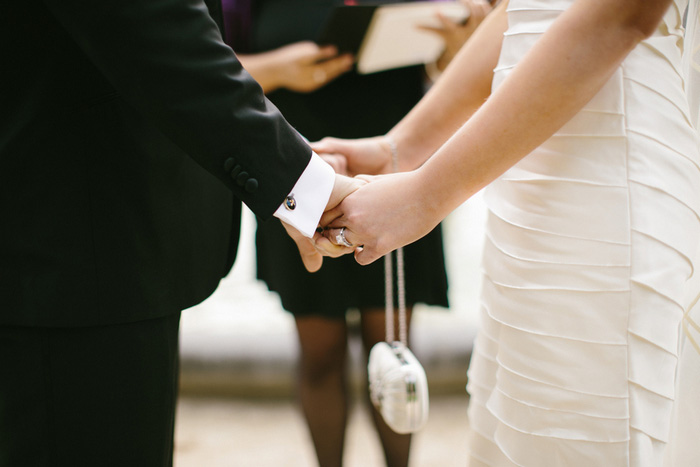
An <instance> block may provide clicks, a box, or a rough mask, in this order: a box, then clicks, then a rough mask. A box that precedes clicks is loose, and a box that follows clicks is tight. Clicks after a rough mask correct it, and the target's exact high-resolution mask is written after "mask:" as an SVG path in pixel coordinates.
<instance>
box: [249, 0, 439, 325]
mask: <svg viewBox="0 0 700 467" xmlns="http://www.w3.org/2000/svg"><path fill="white" fill-rule="evenodd" d="M339 3H340V4H342V2H339V1H337V0H335V1H334V0H254V1H253V25H252V41H251V52H264V51H267V50H271V49H275V48H278V47H281V46H283V45H286V44H290V43H293V42H297V41H301V40H314V39H315V38H316V37H317V35H318V33H319V30H320V28H322V27H323V24H324V21H325V19H326V17H327V15H328V14H329V13H330V11H331V9H332V7H333V5H335V4H339ZM375 3H376V2H375ZM422 95H423V76H422V70H421V68H420V67H411V68H403V69H399V70H391V71H387V72H381V73H376V74H371V75H359V74H357V73H354V72H350V73H348V74H346V75H343V76H341V77H340V78H338V79H337V80H335V81H333V82H331V83H330V84H328V85H327V86H325V87H323V88H321V89H319V90H317V91H315V92H313V93H308V94H303V93H295V92H291V91H288V90H284V89H281V90H277V91H274V92H272V93H270V94H269V95H268V97H269V99H270V100H271V101H272V102H273V103H274V104H275V105H276V106H277V107H278V108H279V109H280V111H281V112H282V114H283V115H284V116H285V117H286V118H287V120H288V121H289V122H290V123H291V124H292V126H294V127H295V128H296V129H297V130H299V131H300V132H301V134H303V135H304V136H305V137H307V138H308V139H309V140H311V141H316V140H319V139H321V138H323V137H324V136H336V137H341V138H358V137H366V136H375V135H380V134H384V133H386V132H387V131H388V130H389V129H390V128H391V127H393V126H394V125H395V124H396V123H397V122H398V121H399V120H400V119H401V118H402V117H403V116H404V115H405V114H406V113H407V112H408V111H409V110H411V108H412V107H413V106H414V105H415V104H416V103H417V102H418V101H419V100H420V98H421V97H422ZM256 243H257V265H258V269H257V275H258V278H259V279H262V280H263V281H265V282H266V283H267V285H268V287H269V289H270V290H272V291H275V292H278V293H279V295H280V297H281V299H282V305H283V306H284V308H285V309H286V310H288V311H290V312H292V313H293V314H295V315H308V314H316V315H319V314H320V315H323V316H327V317H339V318H340V317H343V316H344V313H345V311H346V310H347V309H348V308H366V307H380V308H381V307H383V306H384V261H383V260H378V261H375V262H374V263H373V264H371V265H369V266H360V265H358V264H357V263H356V262H355V260H354V258H353V257H352V255H347V256H345V257H342V258H336V259H326V260H325V261H324V264H323V267H322V268H321V270H320V271H318V272H316V273H313V274H310V273H308V272H306V270H305V269H304V267H303V264H302V262H301V259H300V258H299V253H298V252H297V249H296V246H295V245H294V243H293V242H292V240H291V239H290V238H289V237H288V236H287V234H286V233H285V231H284V229H283V228H282V226H281V225H280V223H279V222H275V221H270V222H262V221H258V230H257V234H256ZM442 246H443V245H442V233H441V231H440V227H439V226H438V227H437V228H436V229H435V230H434V231H433V232H431V233H430V234H429V235H428V236H426V237H425V238H424V239H421V240H420V241H418V242H416V243H414V244H412V245H408V246H407V247H406V248H405V271H406V295H407V297H406V300H407V304H408V305H409V306H410V305H413V304H415V303H419V302H420V303H426V304H429V305H439V306H444V307H446V306H447V276H446V272H445V265H444V258H443V248H442Z"/></svg>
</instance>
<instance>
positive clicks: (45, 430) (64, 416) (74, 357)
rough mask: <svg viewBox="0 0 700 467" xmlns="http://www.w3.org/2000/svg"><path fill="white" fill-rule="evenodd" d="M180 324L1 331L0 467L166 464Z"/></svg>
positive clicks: (169, 319) (163, 321)
mask: <svg viewBox="0 0 700 467" xmlns="http://www.w3.org/2000/svg"><path fill="white" fill-rule="evenodd" d="M179 322H180V314H179V313H176V314H173V315H169V316H166V317H164V318H158V319H151V320H147V321H140V322H134V323H124V324H117V325H109V326H99V327H80V328H32V327H18V326H0V467H49V466H50V467H64V466H65V467H68V466H70V467H112V466H114V467H117V466H118V467H125V466H129V467H161V466H171V465H172V451H173V427H174V420H175V416H174V413H175V403H176V398H177V382H178V332H179Z"/></svg>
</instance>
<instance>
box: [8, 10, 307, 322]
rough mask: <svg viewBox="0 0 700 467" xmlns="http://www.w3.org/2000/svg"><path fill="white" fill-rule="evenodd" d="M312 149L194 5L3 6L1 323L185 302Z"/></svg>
mask: <svg viewBox="0 0 700 467" xmlns="http://www.w3.org/2000/svg"><path fill="white" fill-rule="evenodd" d="M216 6H217V8H214V10H217V9H218V5H216ZM213 16H216V15H215V14H214V15H213ZM310 154H311V151H310V149H309V148H308V146H307V145H306V144H305V143H304V142H303V140H302V139H301V138H300V137H299V136H298V135H297V133H296V132H295V131H294V130H293V129H292V128H290V127H289V125H288V124H287V123H286V122H285V120H284V119H283V118H282V116H281V115H280V114H279V113H278V112H277V111H276V109H275V108H274V107H273V106H272V105H271V104H270V103H269V102H268V101H267V100H266V99H265V98H264V97H263V94H262V91H261V90H260V88H259V86H258V85H257V84H256V83H255V82H254V81H253V80H252V79H251V78H250V76H249V75H248V74H247V73H246V72H245V71H243V70H242V68H241V66H240V64H239V63H238V61H237V60H236V58H235V56H234V54H233V53H232V52H231V50H230V49H229V48H227V47H226V46H225V45H224V44H223V43H222V41H221V36H220V31H219V29H218V27H217V25H216V23H215V22H214V21H213V20H212V17H211V16H210V13H209V11H208V10H207V7H206V6H205V4H204V3H202V2H201V0H95V1H80V0H44V1H39V0H29V1H23V0H22V1H8V2H4V3H3V4H2V6H0V324H18V325H32V326H37V325H38V326H76V325H77V326H80V325H99V324H108V323H119V322H127V321H135V320H142V319H148V318H152V317H158V316H164V315H166V314H169V313H174V312H178V311H179V310H181V309H183V308H186V307H189V306H191V305H194V304H196V303H197V302H199V301H201V300H203V299H204V298H206V297H207V296H208V295H209V294H210V293H211V292H212V291H213V290H214V289H215V288H216V286H217V284H218V282H219V280H220V278H221V277H223V276H224V275H225V274H226V273H227V272H228V271H229V269H230V267H231V265H232V263H233V259H234V257H235V252H236V248H237V244H238V235H239V226H240V213H241V201H243V202H245V203H246V204H247V205H248V206H249V207H250V208H251V209H252V210H253V212H255V214H256V215H258V216H260V217H262V218H267V217H270V216H271V215H272V214H273V212H274V211H275V209H276V208H277V207H278V206H279V205H280V203H281V202H282V200H283V199H284V197H285V196H286V195H287V194H288V193H289V191H290V190H291V188H292V187H293V185H294V183H295V182H296V180H297V179H298V177H299V175H300V174H301V172H302V171H303V170H304V168H305V167H306V165H307V164H308V161H309V158H310Z"/></svg>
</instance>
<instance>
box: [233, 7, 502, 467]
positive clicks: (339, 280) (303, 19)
mask: <svg viewBox="0 0 700 467" xmlns="http://www.w3.org/2000/svg"><path fill="white" fill-rule="evenodd" d="M222 3H223V10H224V16H225V22H226V26H227V27H226V31H227V33H226V34H227V36H226V41H227V42H228V43H229V45H231V47H232V48H233V49H234V51H236V53H237V55H238V57H239V59H240V60H241V62H242V63H243V65H244V67H245V68H246V69H247V70H248V71H249V72H250V73H251V75H252V76H253V77H254V78H255V79H256V80H257V81H258V82H259V83H260V85H261V86H262V88H263V90H264V91H265V93H266V94H267V96H268V98H269V99H270V100H271V101H272V102H273V103H274V104H275V105H276V106H277V107H278V108H279V109H280V111H281V112H282V113H283V114H284V116H285V118H286V119H287V120H288V121H289V122H290V123H291V124H292V125H293V126H294V127H295V128H296V129H297V130H299V132H300V133H301V134H302V135H304V136H305V137H306V138H308V139H309V140H311V141H315V140H319V139H321V138H323V137H326V136H336V137H342V138H359V137H366V136H374V135H378V134H384V133H385V132H386V131H388V130H389V129H390V128H391V127H393V126H394V124H395V123H396V122H398V121H399V120H400V119H401V118H402V117H403V116H404V115H405V114H406V113H407V112H408V111H409V110H410V109H411V108H412V107H413V106H414V105H415V104H416V103H417V102H418V101H419V100H420V99H421V97H422V96H423V93H424V90H425V87H426V83H427V80H426V68H425V67H423V66H422V65H421V66H412V67H406V68H401V69H394V70H387V71H383V72H378V73H373V74H368V75H361V74H359V73H357V72H356V71H355V70H354V65H353V64H354V57H352V56H351V55H348V54H342V53H339V52H338V51H337V50H336V49H335V47H333V46H332V45H321V46H319V45H317V44H316V43H315V42H314V41H315V39H316V38H317V37H318V36H319V33H320V31H321V29H322V28H323V26H324V24H325V22H326V20H327V18H328V17H329V15H330V14H331V12H332V10H333V8H334V7H336V6H338V5H343V4H346V5H358V4H360V5H361V4H362V3H372V4H376V3H377V2H376V1H373V2H362V1H352V2H350V1H346V2H342V1H335V0H222ZM382 3H399V2H382ZM463 3H464V4H465V5H466V7H467V8H469V9H470V10H471V11H472V15H471V17H470V19H469V20H468V21H467V22H466V23H464V24H461V23H455V22H452V20H450V19H448V18H447V17H444V16H442V15H439V14H438V17H439V24H440V26H439V27H433V28H430V29H431V32H432V33H435V34H439V35H440V36H442V37H443V39H445V41H446V47H445V52H444V53H443V55H442V57H440V59H439V60H438V61H437V62H436V63H435V64H429V65H428V66H427V68H428V70H429V74H430V76H431V77H432V78H433V79H435V78H436V77H437V76H438V75H439V72H440V70H441V69H443V68H444V66H445V65H446V64H447V63H448V62H449V60H450V58H451V57H452V56H453V55H454V53H455V51H456V50H458V49H459V47H460V46H461V44H462V43H463V42H464V41H466V39H467V38H468V37H469V35H470V34H471V32H472V31H473V30H474V29H475V27H476V25H478V23H479V22H480V21H481V20H482V19H483V17H484V16H485V15H486V14H487V13H488V11H490V8H491V7H490V5H489V4H487V3H483V2H473V1H471V0H464V1H463ZM438 7H439V5H436V12H437V11H439V10H438ZM328 161H329V162H330V163H331V164H332V165H333V166H334V168H335V169H336V171H339V172H342V171H343V170H344V164H343V160H342V159H333V158H332V157H331V158H329V159H328ZM405 257H406V259H405V265H406V266H405V267H406V270H405V272H406V293H407V306H408V307H409V313H408V316H409V322H410V310H411V307H412V306H413V305H414V304H416V303H425V304H428V305H436V306H442V307H447V306H448V303H447V276H446V272H445V265H444V258H443V245H442V235H441V231H440V227H439V226H438V228H436V229H435V230H434V231H433V232H431V233H430V234H429V235H428V236H427V237H426V238H424V239H422V240H420V241H419V242H417V243H415V244H413V245H409V246H407V247H406V249H405ZM256 259H257V277H258V278H259V279H261V280H263V281H265V282H266V283H267V286H268V288H269V289H270V290H272V291H274V292H277V293H278V294H279V295H280V298H281V301H282V305H283V307H284V308H285V310H287V311H289V312H291V313H292V314H293V315H294V317H295V322H296V327H297V331H298V336H299V342H300V350H301V351H300V362H299V398H300V403H301V407H302V410H303V413H304V416H305V418H306V422H307V424H308V427H309V431H310V434H311V438H312V440H313V444H314V448H315V451H316V455H317V458H318V461H319V464H320V465H321V466H322V467H329V466H340V465H342V458H343V446H344V439H345V428H346V423H347V416H348V404H349V394H348V390H347V382H346V371H347V368H346V360H347V344H348V326H347V322H346V319H345V315H346V312H347V311H348V310H349V309H357V310H359V314H360V330H361V336H362V342H363V347H364V351H365V357H366V354H367V353H368V352H369V350H370V349H371V348H372V346H373V345H374V344H375V343H377V342H380V341H383V340H384V337H385V314H384V269H383V263H382V262H377V263H375V264H373V265H370V266H366V267H364V266H359V265H358V264H357V263H356V262H355V261H354V259H353V258H352V257H351V256H346V257H342V258H338V259H335V260H333V261H327V262H326V263H325V264H324V267H323V268H322V269H321V271H319V272H317V273H315V274H309V273H307V272H306V270H305V269H304V267H303V265H302V263H301V261H300V260H299V258H298V253H296V248H295V247H294V244H293V243H291V242H290V240H289V239H288V238H287V236H286V234H285V233H284V230H283V229H282V228H280V227H279V226H278V225H275V224H274V223H265V222H259V224H258V229H257V233H256ZM370 407H371V404H370ZM371 411H372V418H373V421H374V424H375V427H376V429H377V432H378V435H379V438H380V441H381V444H382V447H383V449H384V454H385V458H386V462H387V465H388V466H406V465H407V464H408V458H409V450H410V435H400V434H397V433H394V432H393V431H392V430H391V429H390V428H389V427H388V426H387V425H386V424H385V423H384V421H383V420H382V418H381V415H380V414H379V413H378V412H377V411H376V410H375V409H374V408H373V407H371Z"/></svg>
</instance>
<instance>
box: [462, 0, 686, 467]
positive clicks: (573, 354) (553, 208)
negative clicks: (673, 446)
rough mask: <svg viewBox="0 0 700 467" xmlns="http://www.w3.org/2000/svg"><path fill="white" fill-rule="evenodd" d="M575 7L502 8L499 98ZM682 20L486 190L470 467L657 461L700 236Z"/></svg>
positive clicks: (669, 22) (667, 24) (529, 2)
mask: <svg viewBox="0 0 700 467" xmlns="http://www.w3.org/2000/svg"><path fill="white" fill-rule="evenodd" d="M571 3H573V0H511V1H510V4H509V7H508V20H509V28H508V31H507V32H506V34H505V36H504V43H503V49H502V52H501V57H500V60H499V63H498V66H497V68H496V70H495V77H494V88H495V87H497V86H498V85H499V84H500V83H501V82H502V81H503V80H504V78H505V77H506V76H507V75H508V73H509V72H510V71H511V70H512V69H513V68H514V67H515V66H516V65H517V63H518V60H520V59H521V58H522V57H523V56H524V55H525V54H526V52H527V51H528V49H529V48H530V47H531V46H532V45H533V44H534V43H535V42H536V41H537V39H538V38H539V37H541V35H542V34H543V33H544V32H545V31H546V30H547V28H548V27H549V26H550V25H551V24H552V22H553V21H554V20H556V18H557V17H558V16H559V15H560V14H561V12H563V11H565V10H566V9H567V8H568V7H569V6H570V4H571ZM684 9H685V1H678V2H676V3H675V4H673V5H672V6H671V8H670V9H669V11H668V12H667V14H666V15H665V17H664V20H663V22H662V24H661V25H660V26H659V28H658V30H657V31H656V33H655V34H654V35H653V36H652V37H650V38H649V39H647V40H645V41H644V42H643V43H642V44H640V45H639V46H638V47H637V48H636V49H635V50H634V51H633V52H632V53H631V54H630V55H629V56H628V57H627V58H626V59H625V61H624V62H623V63H622V65H621V66H620V67H619V69H618V70H617V71H616V72H615V73H614V75H613V76H612V77H611V79H610V80H609V82H608V83H607V84H606V85H605V86H604V88H603V89H602V90H601V91H600V92H599V93H598V94H597V95H596V96H595V97H594V98H593V99H592V100H591V101H590V102H589V103H588V104H587V105H586V106H585V108H584V109H583V110H582V111H581V112H580V113H579V114H577V115H576V116H575V117H574V118H573V119H572V120H571V121H569V122H568V123H567V124H566V125H564V127H563V128H561V129H560V131H558V132H557V133H556V134H555V135H554V136H553V137H552V138H551V139H549V140H548V141H546V142H545V143H544V144H543V145H542V146H541V147H539V148H538V149H537V150H535V151H534V152H533V153H531V154H530V155H528V156H527V157H526V158H524V159H523V160H522V161H521V162H520V163H518V164H517V165H516V166H514V167H513V168H511V169H510V170H509V171H508V172H506V173H505V174H504V175H503V176H502V177H500V178H499V179H498V180H497V181H495V182H494V183H492V184H491V185H490V186H489V187H488V188H487V189H486V191H485V200H486V203H487V206H488V210H489V214H488V225H487V233H486V242H485V251H484V285H483V293H482V323H481V326H482V329H481V330H480V333H479V335H478V337H477V341H476V343H475V349H474V354H473V357H472V363H471V366H470V370H469V384H468V390H469V392H470V395H471V403H470V409H469V416H470V421H471V424H472V427H473V430H474V433H475V434H474V439H473V442H472V445H471V456H472V459H471V464H470V465H471V467H475V466H479V465H491V466H513V465H516V466H526V467H530V466H531V467H542V466H548V467H551V466H567V467H572V466H586V467H590V466H606V467H607V466H660V465H662V463H663V450H664V446H665V443H666V442H667V441H668V436H669V426H670V419H671V412H672V407H673V398H674V390H675V388H674V377H675V370H676V365H677V355H678V339H679V323H680V321H681V318H682V317H683V312H684V303H683V302H684V298H683V297H684V287H685V284H686V282H687V281H688V279H689V278H690V277H691V275H692V273H693V259H694V258H695V253H696V250H697V247H698V239H700V159H699V157H698V152H697V144H696V134H695V132H694V130H693V129H692V126H691V124H690V120H689V112H688V105H687V100H686V96H685V93H684V81H683V78H682V72H681V54H682V47H683V39H682V36H683V31H682V12H683V11H684Z"/></svg>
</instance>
